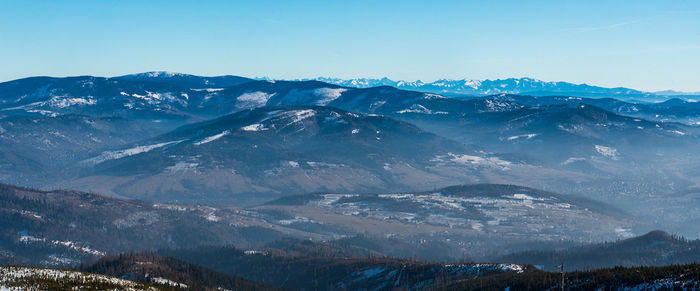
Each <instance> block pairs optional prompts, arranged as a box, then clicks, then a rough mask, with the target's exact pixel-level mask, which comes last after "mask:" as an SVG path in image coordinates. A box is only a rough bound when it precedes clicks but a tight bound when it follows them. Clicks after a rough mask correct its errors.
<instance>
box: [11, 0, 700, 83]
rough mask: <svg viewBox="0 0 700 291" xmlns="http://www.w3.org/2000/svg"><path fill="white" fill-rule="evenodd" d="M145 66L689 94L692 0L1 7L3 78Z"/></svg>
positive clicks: (695, 19)
mask: <svg viewBox="0 0 700 291" xmlns="http://www.w3.org/2000/svg"><path fill="white" fill-rule="evenodd" d="M613 2H614V3H613ZM155 70H165V71H175V72H183V73H191V74H202V75H220V74H234V75H242V76H248V77H256V76H269V77H272V78H284V79H290V78H307V77H317V76H330V77H342V78H350V77H384V76H386V77H389V78H392V79H405V80H416V79H420V80H423V81H432V80H435V79H439V78H453V79H457V78H459V79H461V78H472V79H484V78H491V79H493V78H507V77H525V76H527V77H534V78H538V79H543V80H550V81H555V80H562V81H570V82H575V83H584V82H585V83H589V84H595V85H603V86H625V87H632V88H636V89H641V90H650V91H651V90H664V89H675V90H684V91H700V1H407V0H402V1H333V0H326V1H263V0H256V1H194V0H193V1H174V0H171V1H131V0H124V1H106V0H105V1H96V0H89V1H69V0H65V1H54V0H49V1H32V0H0V81H5V80H10V79H16V78H21V77H26V76H33V75H51V76H67V75H99V76H115V75H121V74H127V73H135V72H143V71H155Z"/></svg>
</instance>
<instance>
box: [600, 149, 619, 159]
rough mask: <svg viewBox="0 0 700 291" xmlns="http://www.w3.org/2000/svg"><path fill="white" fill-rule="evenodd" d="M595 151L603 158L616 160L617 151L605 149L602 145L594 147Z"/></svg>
mask: <svg viewBox="0 0 700 291" xmlns="http://www.w3.org/2000/svg"><path fill="white" fill-rule="evenodd" d="M595 151H596V152H598V153H599V154H600V155H602V156H604V157H608V158H610V159H613V160H617V157H618V153H617V149H615V148H611V147H606V146H602V145H595Z"/></svg>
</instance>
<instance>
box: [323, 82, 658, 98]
mask: <svg viewBox="0 0 700 291" xmlns="http://www.w3.org/2000/svg"><path fill="white" fill-rule="evenodd" d="M314 80H318V81H322V82H327V83H331V84H336V85H340V86H345V87H355V88H370V87H377V86H391V87H395V88H399V89H404V90H414V91H422V92H431V93H436V94H446V95H453V96H454V95H456V96H459V95H468V96H484V95H494V94H527V95H538V96H549V95H565V96H579V97H584V96H590V97H613V98H621V99H650V100H657V99H659V98H661V97H662V96H665V95H661V94H655V93H650V92H642V91H638V90H634V89H629V88H622V87H618V88H604V87H599V86H592V85H587V84H573V83H568V82H547V81H541V80H537V79H532V78H507V79H497V80H469V79H462V80H450V79H440V80H437V81H434V82H428V83H426V82H422V81H415V82H406V81H393V80H390V79H388V78H382V79H366V78H359V79H338V78H323V77H319V78H316V79H314ZM661 99H667V98H661Z"/></svg>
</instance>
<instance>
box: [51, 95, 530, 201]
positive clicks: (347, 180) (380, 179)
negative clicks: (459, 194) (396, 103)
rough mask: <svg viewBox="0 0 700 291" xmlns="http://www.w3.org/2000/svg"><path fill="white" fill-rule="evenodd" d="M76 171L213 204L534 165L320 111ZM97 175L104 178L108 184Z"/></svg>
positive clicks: (272, 117) (154, 145)
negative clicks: (521, 164) (452, 170)
mask: <svg viewBox="0 0 700 291" xmlns="http://www.w3.org/2000/svg"><path fill="white" fill-rule="evenodd" d="M81 165H82V166H84V167H85V170H84V173H85V174H84V178H80V179H77V180H75V181H72V182H70V183H69V184H66V185H67V186H66V185H63V187H65V188H78V189H85V190H99V191H100V192H105V193H118V194H120V195H127V196H130V197H138V198H145V197H148V198H149V199H155V200H160V201H195V200H196V201H200V202H201V201H211V202H212V203H218V202H223V203H230V202H231V201H233V200H239V199H257V201H260V202H262V201H265V200H269V199H270V198H271V197H275V196H276V197H279V196H283V195H289V194H300V193H306V192H313V191H351V192H367V191H387V190H389V189H394V190H400V189H415V188H430V187H433V186H434V185H448V184H454V183H464V182H468V181H475V180H481V179H483V178H481V177H483V175H485V173H494V175H506V176H508V175H510V172H509V171H510V169H511V168H513V169H520V168H522V167H528V169H531V170H532V169H533V168H534V167H531V166H527V165H523V166H522V167H521V166H520V165H519V164H517V163H516V162H510V161H508V160H506V158H501V157H498V156H497V155H495V154H491V153H487V152H483V151H479V150H477V149H474V148H472V147H468V146H465V145H462V144H459V143H456V142H453V141H450V140H447V139H444V138H441V137H438V136H435V135H433V134H430V133H427V132H424V131H422V130H420V129H418V128H417V127H415V126H413V125H410V124H407V123H404V122H400V121H396V120H393V119H391V118H386V117H381V116H367V115H358V114H355V113H351V112H346V111H342V110H338V109H333V108H328V107H264V108H258V109H255V110H246V111H242V112H238V113H235V114H232V115H227V116H224V117H221V118H218V119H214V120H211V121H207V122H202V123H197V124H192V125H187V126H184V127H181V128H179V129H177V130H175V131H172V132H170V133H167V134H164V135H162V136H160V137H157V138H154V139H151V140H148V141H145V142H141V143H139V144H136V145H132V146H130V147H125V148H122V149H120V150H116V151H108V152H103V153H102V154H100V155H96V156H94V157H92V158H89V159H86V160H84V161H83V162H82V163H81ZM449 169H459V170H460V171H459V172H451V171H449ZM534 170H535V171H536V169H534ZM104 177H113V178H109V180H110V181H112V184H111V185H108V184H105V183H104V182H102V181H104V180H106V179H105V178H104ZM114 181H116V183H115V182H114ZM91 182H97V183H100V185H99V187H103V188H93V187H95V186H94V185H95V184H91ZM261 194H265V195H268V196H261ZM217 201H218V202H217ZM251 201H255V200H251ZM238 202H239V203H240V202H245V201H243V200H239V201H238ZM248 203H251V202H248Z"/></svg>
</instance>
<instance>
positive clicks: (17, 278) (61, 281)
mask: <svg viewBox="0 0 700 291" xmlns="http://www.w3.org/2000/svg"><path fill="white" fill-rule="evenodd" d="M0 289H2V290H130V291H131V290H133V291H136V290H154V291H155V290H169V289H170V288H160V287H157V286H150V285H146V284H143V283H137V282H133V281H129V280H124V279H119V278H115V277H110V276H104V275H97V274H90V273H84V272H78V271H67V270H56V269H43V268H36V267H23V266H0Z"/></svg>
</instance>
